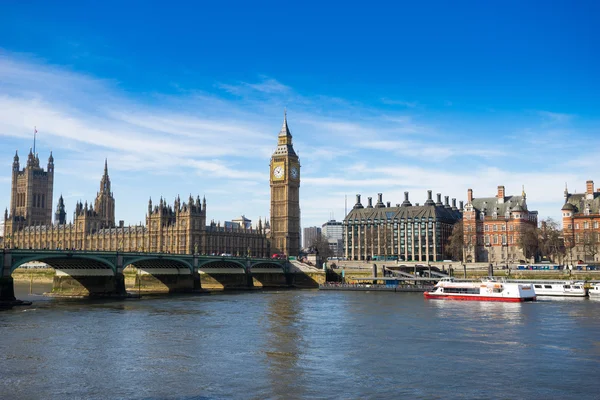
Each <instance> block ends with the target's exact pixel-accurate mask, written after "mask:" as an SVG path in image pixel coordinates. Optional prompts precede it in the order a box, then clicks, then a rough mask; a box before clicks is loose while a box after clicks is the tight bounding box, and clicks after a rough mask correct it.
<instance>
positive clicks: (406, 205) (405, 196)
mask: <svg viewBox="0 0 600 400" xmlns="http://www.w3.org/2000/svg"><path fill="white" fill-rule="evenodd" d="M410 206H411V204H410V201H408V192H404V202H402V207H410Z"/></svg>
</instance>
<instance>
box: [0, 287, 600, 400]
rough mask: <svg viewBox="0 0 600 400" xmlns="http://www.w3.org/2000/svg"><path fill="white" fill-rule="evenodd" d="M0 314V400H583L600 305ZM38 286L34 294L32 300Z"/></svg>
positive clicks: (255, 298) (288, 304)
mask: <svg viewBox="0 0 600 400" xmlns="http://www.w3.org/2000/svg"><path fill="white" fill-rule="evenodd" d="M16 286H17V287H16V290H17V292H18V296H17V297H18V298H20V299H29V300H32V301H33V302H34V303H33V305H32V306H27V307H18V308H14V309H13V310H9V311H4V312H0V360H1V362H0V376H1V378H2V379H0V397H1V398H3V399H67V398H73V399H75V398H77V399H185V400H191V399H317V398H318V399H392V398H410V399H449V398H461V399H483V398H486V399H594V398H600V317H599V316H600V301H594V300H590V299H566V300H565V299H548V300H546V299H543V300H541V301H538V302H535V303H525V304H515V303H489V302H453V301H435V300H425V299H423V295H422V294H420V293H413V294H411V293H389V292H384V293H374V292H373V293H371V292H366V293H365V292H331V291H327V292H319V291H317V290H305V291H299V290H296V291H292V290H290V291H264V292H260V291H257V292H239V293H221V294H212V295H180V296H164V297H155V298H143V299H141V300H140V299H128V300H125V301H84V300H71V301H64V300H57V299H49V298H45V297H41V296H36V295H28V291H29V285H28V284H24V285H23V284H18V285H16ZM44 290H49V287H42V286H39V285H38V286H35V287H34V290H33V291H34V293H35V292H43V291H44Z"/></svg>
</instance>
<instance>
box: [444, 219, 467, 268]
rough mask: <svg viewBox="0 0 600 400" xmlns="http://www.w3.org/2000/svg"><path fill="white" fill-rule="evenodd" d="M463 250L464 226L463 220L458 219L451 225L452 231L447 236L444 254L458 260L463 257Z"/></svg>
mask: <svg viewBox="0 0 600 400" xmlns="http://www.w3.org/2000/svg"><path fill="white" fill-rule="evenodd" d="M463 250H464V228H463V222H462V220H461V221H458V222H457V223H455V224H454V226H453V227H452V233H451V234H450V236H448V241H447V245H446V255H447V256H448V257H449V258H451V259H452V260H454V261H460V260H462V258H463Z"/></svg>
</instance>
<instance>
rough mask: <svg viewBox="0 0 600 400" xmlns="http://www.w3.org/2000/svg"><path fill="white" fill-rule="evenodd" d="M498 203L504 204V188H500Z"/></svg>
mask: <svg viewBox="0 0 600 400" xmlns="http://www.w3.org/2000/svg"><path fill="white" fill-rule="evenodd" d="M497 197H498V203H499V204H502V203H504V197H505V196H504V186H498V196H497Z"/></svg>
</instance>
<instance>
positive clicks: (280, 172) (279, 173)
mask: <svg viewBox="0 0 600 400" xmlns="http://www.w3.org/2000/svg"><path fill="white" fill-rule="evenodd" d="M273 176H274V177H275V178H278V179H279V178H283V166H282V165H278V166H276V167H275V169H274V170H273Z"/></svg>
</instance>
